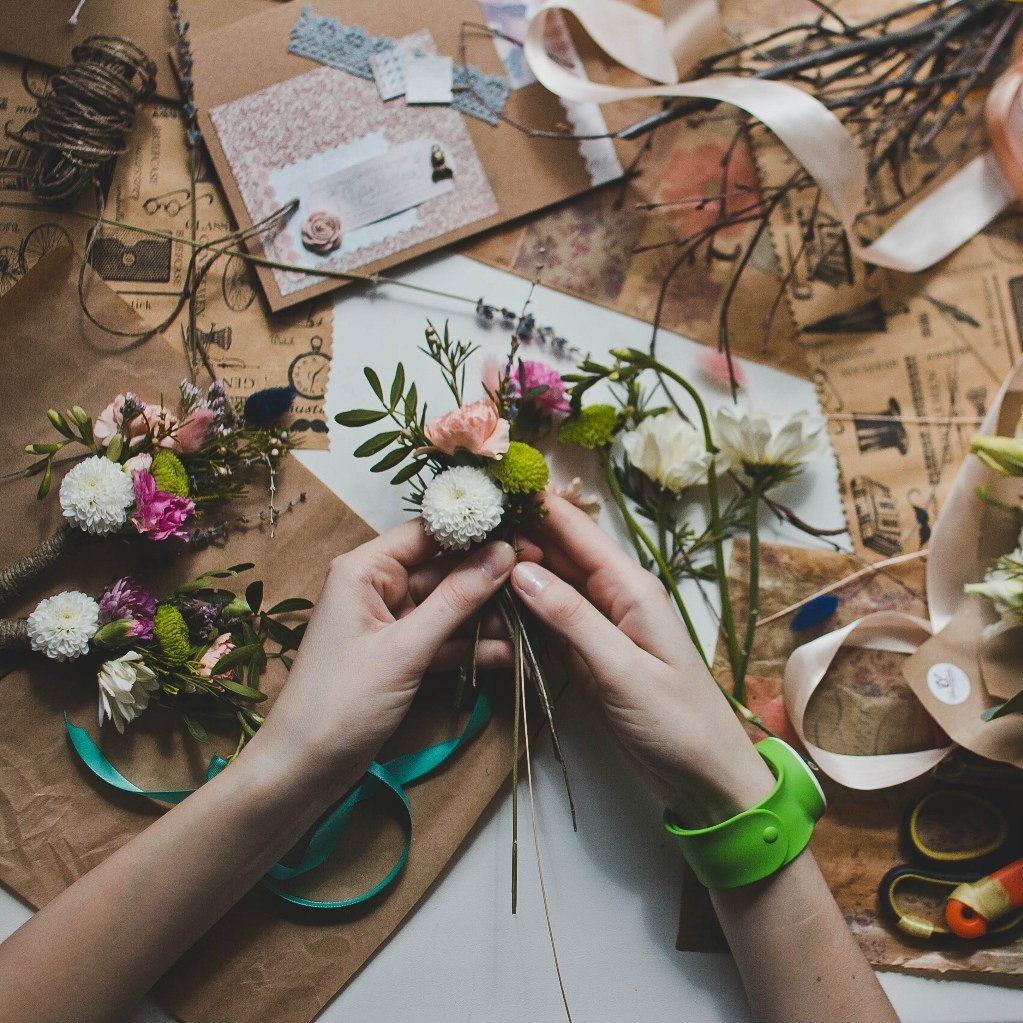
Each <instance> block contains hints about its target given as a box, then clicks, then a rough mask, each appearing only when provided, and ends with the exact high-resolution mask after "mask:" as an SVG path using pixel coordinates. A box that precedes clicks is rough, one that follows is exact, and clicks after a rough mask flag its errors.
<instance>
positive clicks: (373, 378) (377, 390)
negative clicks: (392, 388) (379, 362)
mask: <svg viewBox="0 0 1023 1023" xmlns="http://www.w3.org/2000/svg"><path fill="white" fill-rule="evenodd" d="M362 372H363V373H364V374H365V375H366V379H367V380H368V381H369V386H370V387H372V388H373V393H374V394H375V395H376V396H377V397H378V398H379V399H380V400H381V401H383V400H384V389H383V388H382V387H381V386H380V377H378V376H377V375H376V371H375V370H372V369H370V367H369V366H366V367H365V369H363V371H362Z"/></svg>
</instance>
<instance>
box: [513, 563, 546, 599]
mask: <svg viewBox="0 0 1023 1023" xmlns="http://www.w3.org/2000/svg"><path fill="white" fill-rule="evenodd" d="M514 575H515V582H516V583H517V584H518V587H519V589H521V590H523V591H524V592H525V593H527V594H529V596H531V597H538V596H539V595H540V594H541V593H542V592H543V590H545V589H546V588H547V584H548V583H549V582H550V581H551V577H550V573H549V572H548V571H547V570H546V569H545V568H540V566H539V565H534V564H533V563H532V562H531V561H520V562H519V563H518V564H517V565H516V566H515V572H514Z"/></svg>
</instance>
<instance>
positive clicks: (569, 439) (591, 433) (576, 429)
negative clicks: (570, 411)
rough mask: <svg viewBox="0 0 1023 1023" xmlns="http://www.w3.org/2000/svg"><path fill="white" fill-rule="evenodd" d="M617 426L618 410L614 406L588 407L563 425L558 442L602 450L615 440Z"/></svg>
mask: <svg viewBox="0 0 1023 1023" xmlns="http://www.w3.org/2000/svg"><path fill="white" fill-rule="evenodd" d="M617 424H618V409H616V408H615V407H614V406H613V405H588V406H587V407H586V408H584V409H580V411H579V413H578V415H574V416H571V417H570V418H568V419H566V420H565V421H564V422H563V423H562V424H561V427H560V429H559V430H558V440H559V441H560V442H561V443H562V444H578V445H579V446H580V447H584V448H602V447H605V446H606V445H608V444H610V443H611V442H612V441H613V440H614V438H615V427H616V426H617Z"/></svg>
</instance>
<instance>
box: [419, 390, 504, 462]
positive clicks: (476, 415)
mask: <svg viewBox="0 0 1023 1023" xmlns="http://www.w3.org/2000/svg"><path fill="white" fill-rule="evenodd" d="M424 432H425V433H426V437H427V440H429V442H430V444H431V445H432V446H433V448H434V449H436V450H437V451H442V452H443V453H444V454H445V455H453V454H454V453H455V452H456V451H458V450H463V451H468V452H469V453H470V454H473V455H479V456H481V457H482V458H493V459H499V458H501V456H502V455H503V454H504V453H505V452H506V451H507V450H508V444H509V443H510V438H509V436H508V420H507V419H502V418H501V417H500V416H499V415H498V414H497V407H496V406H495V405H494V403H493V402H492V401H473V402H470V403H469V404H468V405H462V406H461V407H460V408H456V409H455V410H454V411H453V412H447V413H445V414H444V415H443V416H439V417H438V418H437V419H434V420H433V421H432V422H430V423H427V425H426V430H425V431H424Z"/></svg>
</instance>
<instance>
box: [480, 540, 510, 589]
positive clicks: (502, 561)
mask: <svg viewBox="0 0 1023 1023" xmlns="http://www.w3.org/2000/svg"><path fill="white" fill-rule="evenodd" d="M514 564H515V549H514V548H513V547H512V545H511V544H510V543H505V542H504V541H503V540H499V541H498V542H497V543H492V544H491V545H490V546H489V547H487V549H486V550H485V551H484V553H483V565H482V568H483V571H484V572H486V573H487V575H489V576H490V577H491V579H504V578H505V577H506V576H507V575H508V573H509V572H510V571H511V570H512V566H513V565H514Z"/></svg>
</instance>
